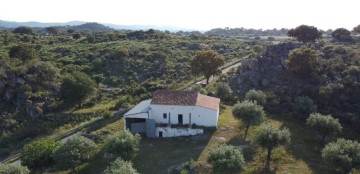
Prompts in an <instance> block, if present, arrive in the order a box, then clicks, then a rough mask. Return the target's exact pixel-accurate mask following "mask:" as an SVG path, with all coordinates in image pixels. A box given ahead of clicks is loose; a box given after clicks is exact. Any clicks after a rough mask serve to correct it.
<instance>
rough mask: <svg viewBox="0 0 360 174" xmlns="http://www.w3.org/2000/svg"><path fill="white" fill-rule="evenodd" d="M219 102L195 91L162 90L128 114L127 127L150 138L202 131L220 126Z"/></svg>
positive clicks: (193, 133)
mask: <svg viewBox="0 0 360 174" xmlns="http://www.w3.org/2000/svg"><path fill="white" fill-rule="evenodd" d="M219 105H220V99H218V98H214V97H210V96H206V95H202V94H200V93H198V92H194V91H173V90H158V91H155V93H154V96H153V98H152V99H150V100H145V101H142V102H140V103H139V104H138V105H136V106H135V107H134V108H132V109H131V110H130V111H129V112H127V113H126V114H125V115H124V118H125V128H126V129H130V131H131V132H134V133H146V135H147V136H148V137H173V136H188V135H196V134H201V133H203V129H201V127H216V126H217V122H218V117H219ZM199 126H200V128H198V127H199ZM195 127H196V128H195Z"/></svg>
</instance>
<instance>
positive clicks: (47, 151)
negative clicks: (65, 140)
mask: <svg viewBox="0 0 360 174" xmlns="http://www.w3.org/2000/svg"><path fill="white" fill-rule="evenodd" d="M58 145H59V143H58V142H56V141H55V140H53V139H51V138H40V139H38V140H35V141H32V142H30V143H29V144H26V145H25V146H24V148H23V149H22V151H21V157H20V159H21V164H22V165H24V166H27V167H29V168H31V169H38V168H41V167H46V166H50V165H52V164H53V163H54V159H53V152H54V150H55V149H56V147H57V146H58Z"/></svg>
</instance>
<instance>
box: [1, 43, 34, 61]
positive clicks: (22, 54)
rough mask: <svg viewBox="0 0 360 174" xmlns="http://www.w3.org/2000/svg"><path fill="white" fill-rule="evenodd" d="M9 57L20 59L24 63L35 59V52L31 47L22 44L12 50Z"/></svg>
mask: <svg viewBox="0 0 360 174" xmlns="http://www.w3.org/2000/svg"><path fill="white" fill-rule="evenodd" d="M8 54H9V57H11V58H18V59H20V60H22V61H23V62H26V61H29V60H31V59H34V58H35V51H34V49H33V47H32V46H31V45H26V44H20V45H16V46H13V47H11V48H10V50H9V52H8Z"/></svg>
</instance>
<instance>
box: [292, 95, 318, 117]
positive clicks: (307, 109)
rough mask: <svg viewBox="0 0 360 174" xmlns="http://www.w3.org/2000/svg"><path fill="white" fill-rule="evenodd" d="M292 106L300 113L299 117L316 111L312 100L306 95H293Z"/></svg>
mask: <svg viewBox="0 0 360 174" xmlns="http://www.w3.org/2000/svg"><path fill="white" fill-rule="evenodd" d="M293 108H294V110H295V111H296V112H297V113H298V114H300V118H306V117H308V116H309V114H310V113H312V112H315V111H316V105H315V104H314V101H313V100H312V99H311V98H310V97H308V96H298V97H295V99H294V103H293Z"/></svg>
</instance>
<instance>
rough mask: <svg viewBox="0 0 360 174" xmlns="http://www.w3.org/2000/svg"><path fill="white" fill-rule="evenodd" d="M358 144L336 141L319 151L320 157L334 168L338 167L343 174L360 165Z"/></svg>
mask: <svg viewBox="0 0 360 174" xmlns="http://www.w3.org/2000/svg"><path fill="white" fill-rule="evenodd" d="M359 152H360V143H358V142H357V141H351V140H345V139H343V138H340V139H337V141H336V142H331V143H328V144H327V145H326V146H325V147H324V148H323V149H322V151H321V154H322V157H323V158H324V159H325V160H326V161H328V162H330V163H332V164H333V165H335V166H338V167H340V168H341V169H342V170H343V172H344V173H345V174H347V173H350V171H351V169H352V168H354V167H359V166H360V165H359V164H360V153H359Z"/></svg>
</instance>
